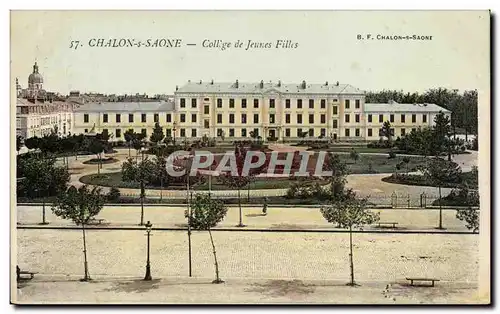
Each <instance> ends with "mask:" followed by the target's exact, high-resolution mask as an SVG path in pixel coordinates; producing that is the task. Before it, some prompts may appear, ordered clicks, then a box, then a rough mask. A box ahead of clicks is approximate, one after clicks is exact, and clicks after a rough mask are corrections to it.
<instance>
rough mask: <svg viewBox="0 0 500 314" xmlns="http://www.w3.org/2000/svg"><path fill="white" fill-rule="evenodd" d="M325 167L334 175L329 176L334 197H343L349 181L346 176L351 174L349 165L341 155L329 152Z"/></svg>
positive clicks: (334, 198) (335, 198)
mask: <svg viewBox="0 0 500 314" xmlns="http://www.w3.org/2000/svg"><path fill="white" fill-rule="evenodd" d="M323 168H324V170H326V171H332V176H331V177H330V178H329V181H330V188H331V195H332V199H333V200H337V199H340V198H342V196H343V193H344V189H345V184H346V183H347V180H346V176H347V175H348V174H349V169H348V168H347V165H346V164H345V163H344V162H343V161H342V160H341V159H340V156H339V155H336V154H335V155H334V154H333V153H328V155H327V158H326V159H325V163H324V166H323Z"/></svg>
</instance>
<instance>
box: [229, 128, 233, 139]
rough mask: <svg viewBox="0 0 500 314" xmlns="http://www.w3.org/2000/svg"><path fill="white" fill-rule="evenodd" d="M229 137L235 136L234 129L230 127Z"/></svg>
mask: <svg viewBox="0 0 500 314" xmlns="http://www.w3.org/2000/svg"><path fill="white" fill-rule="evenodd" d="M229 137H234V129H229Z"/></svg>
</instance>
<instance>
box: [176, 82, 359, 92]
mask: <svg viewBox="0 0 500 314" xmlns="http://www.w3.org/2000/svg"><path fill="white" fill-rule="evenodd" d="M272 92H277V93H282V94H359V95H362V94H364V91H362V90H360V89H359V88H356V87H354V86H352V85H349V84H339V83H338V82H333V83H331V82H330V83H329V82H326V83H323V84H307V83H306V82H305V81H303V82H302V83H300V84H284V83H282V82H281V81H278V82H268V83H265V82H263V81H262V82H260V83H258V82H257V83H243V82H238V81H236V82H233V83H217V82H213V81H209V82H203V81H198V82H188V83H187V84H186V85H184V86H182V87H180V88H178V89H177V91H176V94H179V93H206V94H210V93H222V94H265V93H272Z"/></svg>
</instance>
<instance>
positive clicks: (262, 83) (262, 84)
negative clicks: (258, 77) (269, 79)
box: [260, 80, 264, 88]
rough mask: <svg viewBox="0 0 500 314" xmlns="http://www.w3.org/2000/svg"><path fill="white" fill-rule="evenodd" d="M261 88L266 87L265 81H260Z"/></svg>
mask: <svg viewBox="0 0 500 314" xmlns="http://www.w3.org/2000/svg"><path fill="white" fill-rule="evenodd" d="M260 88H264V81H263V80H262V81H260Z"/></svg>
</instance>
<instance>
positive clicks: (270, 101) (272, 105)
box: [269, 99, 275, 109]
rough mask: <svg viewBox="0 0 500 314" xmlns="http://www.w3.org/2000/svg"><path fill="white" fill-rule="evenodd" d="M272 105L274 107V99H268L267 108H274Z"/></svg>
mask: <svg viewBox="0 0 500 314" xmlns="http://www.w3.org/2000/svg"><path fill="white" fill-rule="evenodd" d="M274 107H275V102H274V99H269V108H271V109H274Z"/></svg>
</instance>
